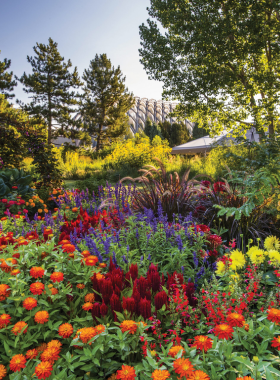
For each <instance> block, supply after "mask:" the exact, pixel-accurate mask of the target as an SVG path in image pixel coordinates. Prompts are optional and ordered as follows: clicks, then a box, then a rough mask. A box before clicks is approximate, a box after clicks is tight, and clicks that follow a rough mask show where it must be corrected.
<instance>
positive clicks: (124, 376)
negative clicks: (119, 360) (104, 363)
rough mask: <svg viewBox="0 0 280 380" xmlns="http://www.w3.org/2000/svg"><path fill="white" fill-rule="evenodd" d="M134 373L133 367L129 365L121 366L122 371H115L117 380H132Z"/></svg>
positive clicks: (134, 376)
mask: <svg viewBox="0 0 280 380" xmlns="http://www.w3.org/2000/svg"><path fill="white" fill-rule="evenodd" d="M135 378H136V373H135V369H134V367H130V366H129V365H122V369H120V370H118V371H117V379H121V380H134V379H135Z"/></svg>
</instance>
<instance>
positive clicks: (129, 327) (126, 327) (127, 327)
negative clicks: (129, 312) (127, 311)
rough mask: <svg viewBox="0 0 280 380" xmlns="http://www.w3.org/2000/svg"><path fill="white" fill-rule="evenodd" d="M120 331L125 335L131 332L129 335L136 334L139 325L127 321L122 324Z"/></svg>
mask: <svg viewBox="0 0 280 380" xmlns="http://www.w3.org/2000/svg"><path fill="white" fill-rule="evenodd" d="M120 329H121V330H122V332H123V333H124V332H125V331H129V334H135V333H136V331H137V324H136V323H135V321H130V320H125V321H122V323H121V324H120Z"/></svg>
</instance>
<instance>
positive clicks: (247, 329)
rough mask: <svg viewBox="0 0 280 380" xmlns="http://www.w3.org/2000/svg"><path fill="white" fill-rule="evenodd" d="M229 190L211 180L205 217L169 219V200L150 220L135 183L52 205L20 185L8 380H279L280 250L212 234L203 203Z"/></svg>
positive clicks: (201, 188)
mask: <svg viewBox="0 0 280 380" xmlns="http://www.w3.org/2000/svg"><path fill="white" fill-rule="evenodd" d="M225 189H226V184H225V183H223V182H218V183H217V182H216V183H214V184H211V183H210V182H209V181H202V182H198V181H197V182H196V184H195V183H194V184H193V187H192V193H191V195H190V194H188V196H189V198H190V202H189V203H190V204H195V205H196V208H195V209H194V210H193V212H189V213H185V215H184V216H182V215H181V214H175V213H173V217H172V218H168V215H167V213H166V212H165V211H166V204H165V203H164V199H165V198H164V197H162V198H161V200H162V202H161V201H159V202H157V206H156V208H155V209H154V210H152V209H151V208H146V207H144V208H143V209H142V210H141V209H140V206H139V205H140V204H139V202H140V201H141V199H142V198H141V196H142V197H143V191H144V190H142V195H141V194H140V193H139V190H137V188H136V187H135V186H132V185H131V184H129V185H128V186H124V185H123V184H122V183H118V184H116V185H115V186H113V187H112V186H109V185H108V186H107V187H104V188H102V187H100V188H99V192H98V194H94V193H93V194H89V193H88V192H87V191H86V192H84V191H79V190H77V189H73V190H65V189H63V188H56V189H52V191H50V194H49V197H48V200H47V201H44V200H43V199H41V198H40V197H39V196H38V195H37V193H36V190H35V189H32V191H33V194H31V195H30V194H29V195H28V196H27V197H26V196H21V195H19V194H18V189H17V186H14V188H13V189H12V191H13V196H12V197H10V199H8V198H2V199H1V210H2V211H1V212H2V217H1V236H0V263H1V264H0V271H1V281H0V301H1V302H0V339H1V345H0V356H1V359H0V362H1V364H0V379H8V378H9V379H12V380H16V379H18V380H19V379H21V380H23V379H24V380H27V379H28V380H29V379H50V380H55V379H80V380H81V379H85V380H86V379H88V380H89V379H100V380H101V379H110V380H112V379H123V380H134V379H153V380H164V379H188V380H207V379H215V380H216V379H217V380H218V379H228V380H241V379H243V380H252V379H254V380H257V379H267V380H270V379H277V378H279V375H280V370H279V363H280V358H279V351H280V328H279V323H280V306H279V302H280V291H279V285H280V270H279V267H280V240H279V239H278V238H277V237H275V236H273V235H269V233H267V236H266V237H265V239H263V240H261V239H259V238H257V239H248V241H247V243H246V244H245V245H244V244H243V243H242V246H241V247H239V248H238V247H237V245H236V244H237V243H236V241H235V239H232V240H229V241H225V240H224V239H223V238H222V236H221V235H219V231H213V229H210V227H209V226H208V225H206V224H202V223H199V222H198V221H199V215H200V211H201V207H203V206H201V203H199V202H201V200H203V201H204V202H205V201H206V200H207V199H209V198H210V197H211V196H212V197H213V195H215V196H217V197H220V198H223V197H226V198H227V197H228V196H227V195H226V194H227V193H226V191H225ZM137 192H138V193H137ZM144 193H145V191H144ZM185 198H186V194H185ZM45 202H46V203H45ZM32 208H35V209H36V212H35V214H34V213H33V214H32ZM220 232H221V231H220Z"/></svg>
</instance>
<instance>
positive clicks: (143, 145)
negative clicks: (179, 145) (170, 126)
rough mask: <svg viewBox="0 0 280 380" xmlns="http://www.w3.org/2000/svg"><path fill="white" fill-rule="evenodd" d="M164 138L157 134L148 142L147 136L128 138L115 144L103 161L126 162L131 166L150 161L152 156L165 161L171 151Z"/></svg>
mask: <svg viewBox="0 0 280 380" xmlns="http://www.w3.org/2000/svg"><path fill="white" fill-rule="evenodd" d="M171 150H172V149H171V148H170V147H169V146H168V142H167V141H166V140H161V138H160V137H159V136H156V137H154V139H153V141H152V142H150V139H149V138H148V137H140V138H135V139H128V140H126V141H125V142H119V143H117V144H116V145H115V149H114V150H113V152H112V153H111V154H110V155H109V156H107V157H106V159H105V162H106V163H111V164H113V165H116V166H117V165H124V164H128V165H130V166H133V167H141V166H143V165H146V164H148V163H150V162H151V161H152V159H153V157H158V158H159V159H160V160H162V161H165V160H166V157H167V156H168V154H169V153H170V152H171Z"/></svg>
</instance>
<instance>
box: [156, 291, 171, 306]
mask: <svg viewBox="0 0 280 380" xmlns="http://www.w3.org/2000/svg"><path fill="white" fill-rule="evenodd" d="M167 299H168V297H167V294H166V292H165V291H164V290H162V291H161V292H158V293H157V294H156V295H155V307H156V309H157V310H160V309H161V308H162V306H163V305H167Z"/></svg>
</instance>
